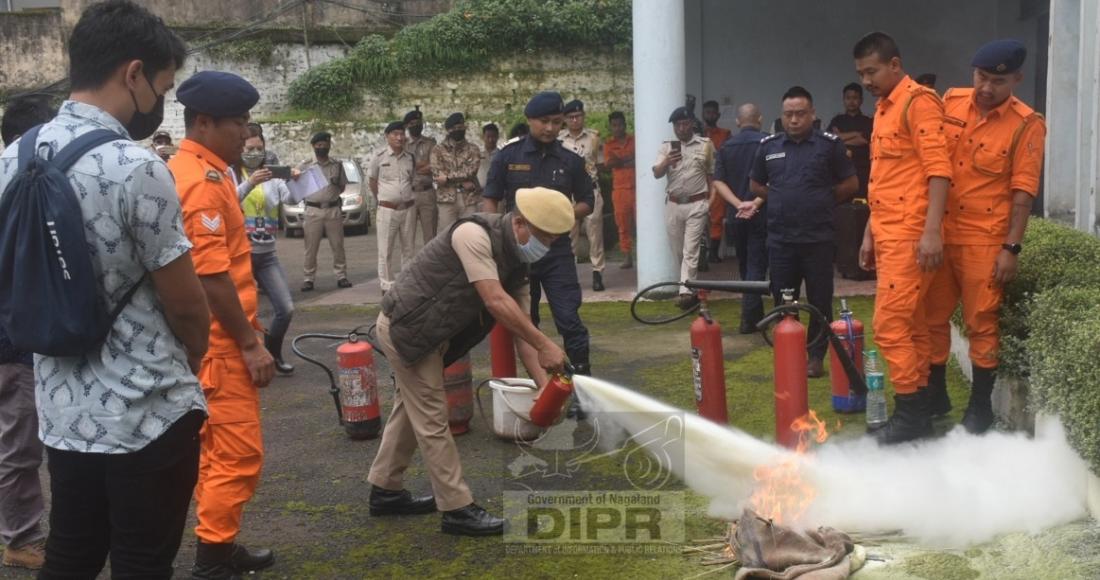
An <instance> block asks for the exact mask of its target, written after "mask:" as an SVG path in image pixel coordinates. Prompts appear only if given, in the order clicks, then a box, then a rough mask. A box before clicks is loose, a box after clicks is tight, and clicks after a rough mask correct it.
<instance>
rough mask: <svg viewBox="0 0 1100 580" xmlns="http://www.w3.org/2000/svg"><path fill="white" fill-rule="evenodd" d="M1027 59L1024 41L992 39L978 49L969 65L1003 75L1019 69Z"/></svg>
mask: <svg viewBox="0 0 1100 580" xmlns="http://www.w3.org/2000/svg"><path fill="white" fill-rule="evenodd" d="M1026 59H1027V48H1026V47H1025V46H1024V43H1022V42H1020V41H1019V40H1015V39H1012V38H1006V39H1003V40H994V41H993V42H990V43H989V44H986V45H985V46H983V47H981V48H979V49H978V52H976V53H975V54H974V59H973V60H971V61H970V65H971V66H973V67H975V68H980V69H982V70H984V71H986V72H989V73H993V74H997V75H1003V74H1008V73H1012V72H1016V71H1018V70H1020V67H1021V66H1023V65H1024V60H1026Z"/></svg>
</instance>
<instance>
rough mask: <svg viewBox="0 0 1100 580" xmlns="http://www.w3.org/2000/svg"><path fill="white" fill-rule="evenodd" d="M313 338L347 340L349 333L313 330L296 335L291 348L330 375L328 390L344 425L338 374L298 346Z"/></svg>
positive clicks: (337, 414)
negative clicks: (301, 342)
mask: <svg viewBox="0 0 1100 580" xmlns="http://www.w3.org/2000/svg"><path fill="white" fill-rule="evenodd" d="M313 338H324V339H327V340H347V338H348V335H346V334H324V333H320V332H311V333H308V334H299V335H298V336H295V337H294V340H292V341H290V350H292V351H294V354H296V355H298V358H300V359H302V360H304V361H306V362H309V363H313V364H315V365H317V366H319V367H321V370H323V371H325V374H326V375H328V384H329V389H328V392H329V394H330V395H332V402H333V403H336V417H337V418H338V419H340V424H341V425H343V424H344V413H343V410H342V409H341V408H340V388H339V387H337V386H336V375H334V374H332V369H330V368H328V366H326V365H325V363H323V362H321V361H319V360H317V359H315V358H313V357H311V356H309V355H307V354H306V353H304V352H302V350H301V349H300V348H298V341H300V340H308V339H313ZM372 346H373V345H372Z"/></svg>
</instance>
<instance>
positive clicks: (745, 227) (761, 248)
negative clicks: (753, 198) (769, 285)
mask: <svg viewBox="0 0 1100 580" xmlns="http://www.w3.org/2000/svg"><path fill="white" fill-rule="evenodd" d="M736 211H737V210H735V209H733V208H732V206H729V207H727V208H726V215H727V219H728V216H730V215H733V214H735V213H736ZM765 218H766V216H764V215H763V214H759V215H757V216H755V217H753V218H752V219H748V220H745V219H737V218H733V220H734V221H733V224H734V226H733V228H734V229H733V245H734V248H735V249H736V250H737V268H738V270H739V272H738V273H739V274H740V275H741V279H742V280H756V281H761V280H767V279H768V248H767V242H768V228H767V224H766V223H765V221H764V220H765ZM761 318H764V299H763V298H762V297H761V296H759V295H757V294H743V295H741V323H742V324H745V325H755V324H756V323H757V322H760V319H761Z"/></svg>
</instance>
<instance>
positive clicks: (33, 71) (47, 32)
mask: <svg viewBox="0 0 1100 580" xmlns="http://www.w3.org/2000/svg"><path fill="white" fill-rule="evenodd" d="M0 39H3V42H0V91H6V90H11V89H22V88H29V87H34V86H38V85H43V84H48V83H51V82H53V81H55V80H57V79H59V78H61V77H63V76H65V75H66V74H67V71H66V69H65V49H64V44H63V43H62V38H61V14H60V13H58V12H57V11H45V12H0Z"/></svg>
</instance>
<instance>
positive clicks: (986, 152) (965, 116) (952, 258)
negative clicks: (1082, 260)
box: [926, 89, 1046, 369]
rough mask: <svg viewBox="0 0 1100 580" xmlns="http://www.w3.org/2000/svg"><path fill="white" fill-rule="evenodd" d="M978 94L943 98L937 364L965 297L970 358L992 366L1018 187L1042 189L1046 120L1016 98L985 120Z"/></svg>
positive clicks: (932, 303)
mask: <svg viewBox="0 0 1100 580" xmlns="http://www.w3.org/2000/svg"><path fill="white" fill-rule="evenodd" d="M973 93H974V89H950V90H949V91H947V93H946V94H945V95H944V97H943V98H944V114H945V125H944V132H945V133H946V137H947V148H948V150H949V151H951V153H952V162H953V163H952V172H953V173H954V177H953V178H952V181H951V189H950V190H949V192H948V196H947V212H946V215H945V216H944V222H943V224H944V236H943V237H944V253H943V254H944V263H943V267H941V268H940V269H939V270H938V271H937V272H936V276H935V278H934V280H933V282H932V288H931V289H930V290H929V291H928V298H927V302H926V313H927V318H928V328H929V331H930V332H931V335H932V364H936V365H942V364H945V363H946V362H947V357H948V355H949V354H950V349H951V326H950V320H951V315H952V313H954V311H955V306H956V305H957V304H958V303H959V299H960V298H961V299H962V310H963V321H964V322H965V323H966V336H967V339H968V340H969V341H970V360H971V361H972V362H973V363H974V365H975V366H977V367H980V368H983V369H993V368H996V367H997V354H998V351H999V347H1000V329H999V326H998V318H999V316H998V314H999V310H1000V307H1001V299H1002V297H1003V293H1004V289H1003V288H1002V287H1001V286H1000V285H999V284H997V283H996V282H995V281H994V279H993V271H994V268H995V266H996V263H997V256H998V254H1000V253H1001V252H1002V251H1004V250H1003V249H1002V247H1001V244H1003V243H1005V241H1006V237H1007V236H1008V229H1009V222H1010V218H1011V215H1012V197H1013V192H1016V191H1024V192H1027V193H1028V194H1029V195H1031V196H1032V197H1034V196H1035V195H1037V194H1038V192H1039V176H1040V174H1041V172H1042V169H1043V141H1044V139H1045V138H1046V124H1045V123H1044V121H1043V118H1042V115H1039V114H1038V113H1036V112H1035V111H1034V110H1032V108H1031V107H1029V106H1027V105H1026V104H1024V103H1023V102H1021V101H1020V100H1019V99H1017V98H1016V97H1009V98H1008V100H1007V101H1005V102H1004V103H1002V104H1001V105H1000V106H999V107H997V108H996V109H994V110H992V111H990V112H989V113H988V114H987V115H986V116H985V118H982V116H981V112H980V111H979V110H978V107H977V106H975V105H974V99H973Z"/></svg>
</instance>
